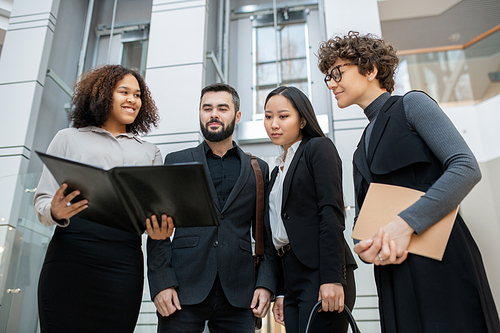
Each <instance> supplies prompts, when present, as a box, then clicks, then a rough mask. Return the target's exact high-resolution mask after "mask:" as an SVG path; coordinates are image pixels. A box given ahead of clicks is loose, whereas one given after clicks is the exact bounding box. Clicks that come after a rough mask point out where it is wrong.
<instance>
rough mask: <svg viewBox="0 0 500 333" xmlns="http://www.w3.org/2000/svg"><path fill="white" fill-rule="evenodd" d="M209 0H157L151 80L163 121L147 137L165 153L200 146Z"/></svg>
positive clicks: (150, 57) (149, 68)
mask: <svg viewBox="0 0 500 333" xmlns="http://www.w3.org/2000/svg"><path fill="white" fill-rule="evenodd" d="M207 7H208V1H206V0H186V1H177V0H153V9H152V15H151V30H150V35H149V49H148V60H147V69H146V81H147V84H148V86H149V87H150V89H151V91H152V94H153V98H154V99H155V101H156V104H157V106H158V108H159V109H160V115H161V123H160V126H159V128H158V129H157V130H155V131H154V132H153V133H151V134H150V135H149V136H148V137H147V138H146V139H147V140H148V141H151V142H154V143H155V144H157V145H158V146H159V147H160V149H161V150H162V153H163V155H164V156H165V155H166V154H167V153H168V152H171V151H176V150H180V149H183V148H187V147H192V146H196V145H198V143H199V142H200V139H201V136H200V130H199V128H200V126H199V120H198V107H199V99H200V91H201V89H202V88H203V85H204V72H205V59H206V57H205V52H206V50H205V49H206V47H205V42H206V22H207V12H208V8H207Z"/></svg>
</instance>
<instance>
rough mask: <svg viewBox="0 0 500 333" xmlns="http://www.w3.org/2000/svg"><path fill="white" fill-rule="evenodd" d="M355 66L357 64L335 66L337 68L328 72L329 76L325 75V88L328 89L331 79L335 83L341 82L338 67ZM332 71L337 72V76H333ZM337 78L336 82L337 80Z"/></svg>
mask: <svg viewBox="0 0 500 333" xmlns="http://www.w3.org/2000/svg"><path fill="white" fill-rule="evenodd" d="M356 65H357V64H355V63H353V62H348V63H345V64H340V65H337V66H335V67H333V68H332V70H331V71H330V74H326V75H325V78H324V81H325V84H326V86H327V87H328V83H329V82H330V80H332V79H333V81H335V82H337V83H339V82H340V81H341V80H342V72H341V71H340V67H344V66H356ZM334 71H337V72H338V74H337V75H333V72H334ZM337 77H338V80H337Z"/></svg>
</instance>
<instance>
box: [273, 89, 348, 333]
mask: <svg viewBox="0 0 500 333" xmlns="http://www.w3.org/2000/svg"><path fill="white" fill-rule="evenodd" d="M264 126H265V128H266V131H267V135H268V136H269V138H270V139H271V141H272V142H273V143H274V144H275V145H277V146H279V149H280V152H281V154H280V156H279V157H278V158H277V159H276V164H277V166H276V167H275V168H274V170H273V172H272V174H271V181H270V183H269V190H268V191H269V192H268V194H267V196H266V197H267V201H266V209H267V210H266V214H265V215H264V221H265V227H266V232H267V233H268V236H269V237H268V238H269V239H272V241H273V245H274V248H275V249H276V252H275V261H276V264H277V269H278V272H279V284H278V288H277V290H278V297H277V298H276V301H275V304H274V306H273V314H274V318H275V320H276V321H277V322H278V323H281V324H282V325H285V327H286V331H287V333H299V332H300V333H303V332H304V331H305V328H306V325H307V320H308V318H309V314H310V312H311V310H312V308H313V306H314V305H315V304H316V302H318V300H322V305H323V311H322V312H320V313H319V314H318V316H317V317H316V318H315V320H314V322H313V325H312V326H311V330H310V332H347V325H348V324H347V321H346V319H345V317H344V316H343V314H340V312H342V311H343V309H344V304H346V305H347V306H349V307H350V308H352V306H353V305H354V300H355V297H356V289H355V283H354V269H355V268H356V261H355V260H354V257H353V255H352V253H351V251H350V250H349V247H348V246H347V243H346V241H345V239H344V228H345V225H344V200H343V194H342V162H341V160H340V157H339V155H338V153H337V150H336V149H335V146H334V145H333V142H332V141H331V140H330V139H328V138H327V137H325V134H324V133H323V131H322V130H321V127H320V126H319V123H318V120H317V118H316V115H315V114H314V109H313V107H312V105H311V102H310V101H309V99H308V98H307V96H306V95H305V94H304V93H303V92H302V91H300V90H299V89H297V88H295V87H279V88H276V89H275V90H273V91H272V92H271V93H270V94H269V95H268V96H267V98H266V103H265V118H264Z"/></svg>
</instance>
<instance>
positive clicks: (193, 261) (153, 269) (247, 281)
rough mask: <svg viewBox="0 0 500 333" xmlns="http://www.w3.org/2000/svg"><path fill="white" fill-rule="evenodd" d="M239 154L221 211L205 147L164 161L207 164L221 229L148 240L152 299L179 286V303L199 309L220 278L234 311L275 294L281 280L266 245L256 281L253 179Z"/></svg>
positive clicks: (262, 165)
mask: <svg viewBox="0 0 500 333" xmlns="http://www.w3.org/2000/svg"><path fill="white" fill-rule="evenodd" d="M238 155H239V157H240V160H241V169H240V176H239V177H238V179H237V181H236V184H235V185H234V187H233V190H232V191H231V193H230V195H229V197H228V199H227V202H226V204H225V206H224V208H222V209H221V208H220V207H219V200H218V199H217V193H216V191H215V187H214V185H213V182H212V179H211V176H210V170H209V168H208V164H207V160H206V156H205V151H204V147H203V144H200V145H199V146H198V147H196V148H190V149H186V150H182V151H179V152H175V153H171V154H168V155H167V156H166V158H165V164H173V163H181V162H200V163H203V165H204V167H205V172H206V173H207V178H208V183H209V185H210V192H211V194H212V198H213V201H214V205H215V209H216V212H217V215H218V217H219V222H220V226H218V227H194V228H180V229H176V230H175V234H174V238H173V240H172V242H170V239H166V240H164V241H155V240H151V239H148V243H147V253H148V279H149V287H150V291H151V298H152V299H154V297H155V296H156V294H157V293H159V292H160V291H162V290H163V289H166V288H169V287H173V286H175V287H177V293H178V296H179V300H180V302H181V304H199V303H201V302H202V301H203V300H204V299H205V298H206V296H207V295H208V293H209V292H210V290H211V289H212V286H213V284H214V281H215V277H216V275H217V273H218V274H219V277H220V281H221V285H222V288H223V290H224V293H225V294H226V297H227V299H228V300H229V302H230V303H231V304H232V305H233V306H236V307H242V308H250V303H251V300H252V298H253V292H254V290H255V288H257V287H264V288H266V289H268V290H270V291H271V293H273V294H274V293H275V289H276V284H277V277H276V271H275V265H274V263H273V258H272V251H273V250H272V248H271V246H270V244H269V243H268V242H267V241H266V242H267V246H266V249H265V260H264V263H263V264H262V266H261V268H260V270H259V276H258V278H257V279H255V277H254V272H253V259H252V244H251V235H250V230H251V229H250V228H251V226H252V223H254V216H255V202H256V198H255V196H256V184H255V175H254V172H253V169H252V167H251V162H250V160H251V158H250V156H249V155H247V154H245V153H244V152H243V151H242V150H241V149H240V148H239V147H238ZM258 162H259V165H260V168H261V170H262V175H263V178H264V183H265V187H266V188H267V184H268V179H269V167H268V165H267V163H265V162H264V161H262V160H261V159H258ZM174 224H175V221H174ZM268 258H270V259H268Z"/></svg>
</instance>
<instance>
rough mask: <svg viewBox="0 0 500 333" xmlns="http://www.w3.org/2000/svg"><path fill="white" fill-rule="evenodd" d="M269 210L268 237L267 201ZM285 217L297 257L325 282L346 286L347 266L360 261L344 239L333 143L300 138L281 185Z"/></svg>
mask: <svg viewBox="0 0 500 333" xmlns="http://www.w3.org/2000/svg"><path fill="white" fill-rule="evenodd" d="M277 173H278V167H276V168H275V169H274V170H273V172H272V173H271V181H270V183H269V189H268V195H267V197H269V192H270V191H271V189H272V187H273V185H274V181H275V180H276V176H277ZM266 208H267V212H266V214H265V219H264V221H265V225H266V231H267V233H268V237H270V235H271V228H270V223H269V201H267V205H266ZM281 218H282V220H283V222H284V225H285V229H286V232H287V234H288V239H289V241H290V245H291V247H292V249H293V251H294V253H295V255H296V256H297V258H298V259H299V260H300V262H301V263H302V264H304V265H305V266H307V267H309V268H311V269H319V270H320V278H321V284H323V283H342V284H344V285H346V274H345V266H346V265H353V266H356V261H355V259H354V257H353V255H352V253H351V251H350V249H349V247H348V245H347V243H346V241H345V239H344V229H345V223H344V207H343V192H342V161H341V160H340V157H339V155H338V153H337V149H336V148H335V146H334V145H333V142H332V141H331V140H330V139H328V138H324V137H316V138H304V139H303V140H302V142H301V144H300V145H299V148H298V149H297V152H296V153H295V155H294V157H293V160H292V162H291V164H290V167H289V169H288V171H287V173H286V177H285V180H284V183H283V201H282V207H281ZM275 260H276V261H277V262H279V261H278V260H279V259H277V257H275ZM278 267H279V265H278ZM281 286H282V284H281V283H280V287H281Z"/></svg>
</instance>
